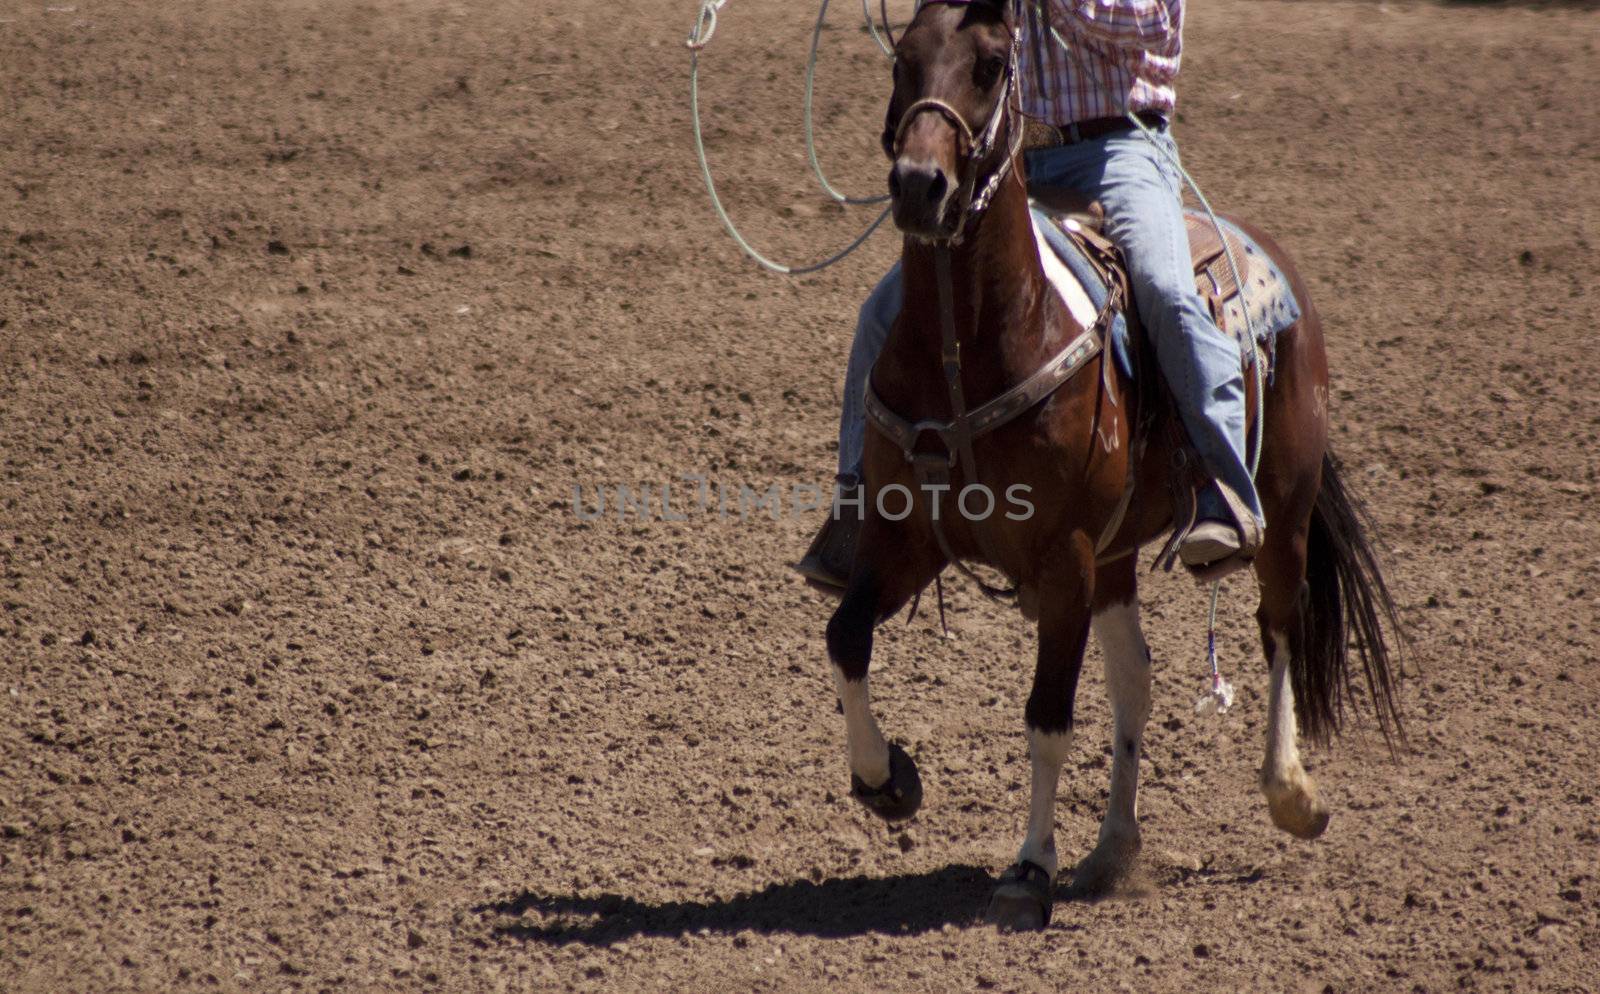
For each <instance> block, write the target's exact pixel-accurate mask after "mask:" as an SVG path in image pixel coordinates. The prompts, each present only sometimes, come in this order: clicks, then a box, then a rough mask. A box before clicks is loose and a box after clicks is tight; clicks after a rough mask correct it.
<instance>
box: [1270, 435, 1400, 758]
mask: <svg viewBox="0 0 1600 994" xmlns="http://www.w3.org/2000/svg"><path fill="white" fill-rule="evenodd" d="M1369 530H1370V519H1369V518H1368V516H1367V512H1366V510H1365V508H1363V507H1362V506H1361V504H1360V503H1359V502H1358V501H1357V500H1356V499H1355V498H1354V497H1352V496H1351V494H1350V492H1349V491H1348V490H1346V489H1345V485H1344V480H1343V478H1342V476H1341V474H1340V463H1339V460H1338V459H1336V458H1335V457H1334V455H1333V453H1331V452H1329V453H1327V454H1326V455H1324V456H1323V457H1322V488H1321V489H1320V490H1318V491H1317V503H1316V507H1315V508H1314V509H1313V510H1312V512H1311V531H1310V535H1309V537H1308V540H1307V549H1306V588H1307V590H1306V601H1305V609H1304V610H1303V612H1302V614H1301V617H1302V624H1303V629H1302V633H1301V634H1302V642H1301V650H1302V651H1300V652H1296V653H1293V654H1292V658H1293V660H1294V663H1293V667H1294V668H1293V671H1292V673H1291V674H1290V675H1291V677H1292V679H1293V684H1294V705H1295V716H1296V718H1297V719H1298V720H1299V724H1300V730H1301V732H1302V733H1303V734H1304V735H1305V736H1306V737H1307V738H1309V739H1310V740H1312V741H1314V742H1318V743H1321V744H1326V743H1327V742H1328V740H1329V739H1331V738H1332V737H1333V736H1334V735H1335V734H1336V733H1338V732H1339V731H1340V729H1341V727H1342V725H1343V722H1344V709H1345V702H1346V699H1347V698H1348V697H1349V696H1350V692H1351V689H1352V687H1351V682H1350V677H1351V674H1350V646H1351V644H1352V643H1353V644H1354V646H1355V650H1356V654H1357V655H1359V656H1360V657H1361V669H1362V673H1363V675H1364V676H1365V677H1366V685H1367V696H1368V698H1369V699H1370V701H1371V703H1372V707H1373V710H1374V711H1375V712H1376V713H1377V719H1378V727H1379V728H1380V729H1381V730H1382V731H1383V737H1384V741H1385V742H1387V743H1388V744H1389V746H1390V748H1391V749H1393V748H1394V745H1395V742H1396V740H1397V739H1398V740H1400V741H1402V742H1403V741H1404V737H1405V730H1404V729H1403V728H1402V727H1401V723H1400V711H1399V709H1398V707H1397V706H1396V696H1397V683H1398V680H1399V676H1400V669H1399V653H1400V651H1401V650H1403V649H1404V646H1405V631H1404V629H1403V628H1401V626H1400V618H1399V615H1398V614H1397V613H1396V611H1395V607H1394V601H1393V599H1391V598H1390V596H1389V588H1388V587H1387V586H1386V585H1385V584H1384V582H1383V574H1382V573H1381V572H1380V571H1379V569H1378V558H1377V554H1376V553H1375V552H1374V551H1373V547H1372V543H1371V541H1370V540H1369V539H1368V537H1367V533H1368V531H1369ZM1385 628H1387V629H1388V630H1389V632H1390V633H1391V634H1392V635H1393V637H1394V646H1392V647H1391V645H1390V643H1389V642H1388V641H1387V640H1386V639H1385V638H1384V629H1385Z"/></svg>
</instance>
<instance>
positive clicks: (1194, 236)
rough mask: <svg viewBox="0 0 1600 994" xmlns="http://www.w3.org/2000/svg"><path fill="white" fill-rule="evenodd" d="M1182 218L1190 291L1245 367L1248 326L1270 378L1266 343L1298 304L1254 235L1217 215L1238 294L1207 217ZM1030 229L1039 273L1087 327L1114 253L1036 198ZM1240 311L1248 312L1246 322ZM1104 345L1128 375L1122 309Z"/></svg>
mask: <svg viewBox="0 0 1600 994" xmlns="http://www.w3.org/2000/svg"><path fill="white" fill-rule="evenodd" d="M1184 220H1185V222H1186V224H1187V226H1188V229H1189V254H1190V257H1191V259H1192V261H1193V263H1194V275H1195V289H1196V291H1197V292H1198V293H1199V294H1200V298H1201V299H1202V300H1204V301H1205V302H1206V305H1207V307H1209V308H1210V310H1211V316H1212V318H1213V319H1214V320H1216V322H1217V326H1218V327H1220V328H1221V329H1222V331H1223V333H1224V334H1228V335H1231V336H1233V338H1234V340H1235V341H1237V342H1238V343H1239V347H1240V348H1239V352H1240V357H1241V362H1242V363H1243V364H1244V365H1245V366H1246V367H1248V366H1249V363H1250V359H1251V351H1250V348H1249V346H1248V345H1247V344H1246V342H1245V334H1246V331H1245V329H1246V327H1247V326H1249V327H1253V328H1254V329H1255V333H1256V343H1257V345H1258V347H1259V350H1260V354H1261V356H1262V357H1263V359H1265V361H1266V368H1265V369H1264V370H1263V373H1265V374H1269V375H1270V373H1271V370H1272V356H1273V343H1274V342H1275V341H1276V339H1277V336H1278V334H1279V333H1281V332H1282V331H1283V330H1284V329H1285V328H1288V327H1289V326H1291V325H1293V324H1294V323H1295V322H1296V321H1298V320H1300V304H1299V302H1298V301H1297V300H1295V297H1294V290H1293V289H1292V288H1291V287H1290V286H1289V281H1288V279H1287V278H1286V277H1285V276H1284V275H1283V272H1282V270H1280V269H1279V268H1278V267H1277V265H1276V264H1275V263H1274V262H1273V261H1272V259H1271V258H1270V257H1269V256H1268V255H1267V253H1266V251H1265V250H1264V249H1262V247H1261V246H1260V245H1258V244H1257V243H1256V241H1255V239H1253V238H1251V237H1250V236H1249V235H1248V234H1246V233H1245V232H1244V231H1242V230H1241V229H1240V228H1238V227H1237V226H1236V225H1234V224H1233V223H1232V222H1231V221H1228V220H1227V219H1225V218H1224V219H1221V220H1222V229H1223V231H1224V232H1225V233H1226V235H1227V239H1228V248H1229V249H1231V250H1232V253H1233V259H1234V262H1235V263H1236V264H1237V265H1238V267H1239V276H1240V277H1241V278H1242V279H1243V281H1244V286H1245V288H1244V292H1243V293H1240V290H1239V284H1238V282H1237V281H1236V280H1235V279H1234V274H1233V267H1231V266H1230V265H1228V257H1227V254H1226V253H1225V252H1224V251H1223V247H1222V240H1221V239H1220V238H1218V237H1217V231H1216V228H1215V227H1214V226H1213V225H1212V224H1211V220H1210V219H1209V218H1208V217H1206V215H1205V214H1204V213H1201V212H1198V211H1185V214H1184ZM1033 233H1034V237H1035V238H1036V239H1037V240H1038V242H1039V258H1040V260H1041V261H1042V262H1043V263H1044V271H1045V275H1046V276H1048V277H1049V279H1050V282H1051V283H1052V284H1053V285H1054V286H1055V288H1056V292H1057V293H1059V294H1060V295H1061V298H1062V300H1063V301H1064V302H1065V303H1066V305H1067V309H1068V310H1069V311H1071V313H1072V316H1073V318H1074V319H1075V320H1076V321H1077V322H1078V323H1079V324H1080V325H1082V326H1084V327H1086V328H1087V327H1089V325H1091V324H1092V323H1093V322H1094V319H1095V316H1096V315H1097V314H1099V312H1100V308H1101V307H1102V306H1103V305H1104V304H1105V301H1106V297H1107V296H1108V295H1109V294H1110V288H1109V287H1108V286H1107V283H1106V276H1105V274H1104V271H1103V269H1102V266H1103V265H1105V264H1107V262H1108V261H1109V262H1110V263H1111V264H1114V265H1118V266H1120V265H1121V259H1120V256H1116V254H1115V251H1114V250H1109V245H1108V243H1107V242H1106V239H1105V237H1104V236H1102V235H1100V234H1098V233H1097V232H1094V231H1091V230H1086V229H1085V227H1084V226H1083V225H1082V224H1081V223H1080V222H1079V221H1078V220H1076V219H1075V218H1074V217H1073V216H1072V215H1066V214H1057V213H1054V212H1052V211H1049V210H1047V209H1045V208H1044V207H1042V206H1040V205H1039V204H1037V203H1035V204H1034V205H1033ZM1246 308H1249V313H1250V321H1249V322H1248V325H1247V323H1246V321H1245V309H1246ZM1110 345H1111V350H1112V354H1113V355H1115V356H1116V359H1117V365H1118V366H1120V367H1122V371H1123V372H1124V373H1126V374H1127V375H1129V376H1132V375H1133V370H1134V363H1133V345H1134V343H1133V342H1131V341H1130V340H1129V332H1128V322H1127V321H1126V320H1124V319H1123V316H1122V315H1121V314H1117V315H1116V316H1115V317H1114V318H1113V319H1112V321H1111V342H1110Z"/></svg>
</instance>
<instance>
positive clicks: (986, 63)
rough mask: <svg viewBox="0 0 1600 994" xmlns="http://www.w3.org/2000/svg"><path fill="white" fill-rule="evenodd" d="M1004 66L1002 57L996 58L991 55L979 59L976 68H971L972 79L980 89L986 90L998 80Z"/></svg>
mask: <svg viewBox="0 0 1600 994" xmlns="http://www.w3.org/2000/svg"><path fill="white" fill-rule="evenodd" d="M1005 68H1006V63H1005V60H1004V59H1000V58H996V57H995V56H992V55H991V56H988V57H986V58H982V59H979V60H978V65H977V68H976V69H975V70H973V81H974V82H976V83H977V84H978V86H979V87H980V88H981V89H985V90H987V89H988V88H989V87H991V86H993V85H994V84H995V83H997V82H999V81H1000V74H1001V73H1002V72H1004V71H1005Z"/></svg>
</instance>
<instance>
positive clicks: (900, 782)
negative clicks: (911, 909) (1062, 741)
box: [828, 515, 939, 821]
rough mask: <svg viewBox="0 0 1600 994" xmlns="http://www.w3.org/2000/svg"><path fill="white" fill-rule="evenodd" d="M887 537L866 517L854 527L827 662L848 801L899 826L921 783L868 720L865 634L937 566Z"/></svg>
mask: <svg viewBox="0 0 1600 994" xmlns="http://www.w3.org/2000/svg"><path fill="white" fill-rule="evenodd" d="M889 531H890V527H889V523H888V522H885V521H884V520H883V519H881V518H876V517H872V516H870V515H869V517H868V519H867V521H866V522H865V523H864V524H863V526H862V530H861V537H860V538H859V539H858V541H857V546H856V558H855V564H854V566H853V567H852V569H851V571H850V583H849V586H847V587H846V588H845V592H844V596H843V597H842V598H841V599H840V601H839V606H838V608H837V609H835V611H834V612H833V617H832V618H831V619H829V621H828V657H829V659H830V660H831V661H832V663H833V679H834V686H835V688H836V689H837V690H838V692H839V704H840V706H841V708H842V709H843V710H844V727H845V738H846V740H847V742H848V745H849V749H850V792H851V795H852V796H854V797H855V798H856V800H858V801H860V802H861V803H862V804H863V805H864V806H865V807H866V808H867V810H869V811H871V812H872V813H873V814H875V815H877V816H878V817H880V818H883V819H886V820H889V821H900V820H902V819H905V818H910V817H911V816H912V815H913V814H915V813H916V811H917V807H918V806H919V805H920V804H921V803H922V781H921V779H920V778H919V777H918V775H917V767H916V764H915V763H913V762H912V760H911V757H910V756H908V755H906V753H905V751H904V750H903V749H901V748H900V747H899V746H896V745H891V744H890V743H889V741H888V740H887V739H885V738H884V736H883V732H882V731H881V730H880V729H879V728H878V721H877V719H876V718H874V717H873V714H872V705H871V697H870V694H869V692H868V688H867V669H868V666H869V665H870V664H871V661H872V634H873V629H874V628H875V627H876V626H877V624H878V622H879V621H881V620H882V619H884V618H886V617H888V616H889V615H890V614H893V613H894V612H895V611H897V610H899V609H900V606H901V605H902V604H904V603H905V602H906V601H907V600H909V599H910V598H911V596H912V595H913V594H914V593H916V592H917V591H918V590H921V589H922V588H923V587H924V586H926V585H927V583H928V581H929V580H931V579H932V578H933V576H934V574H935V573H936V572H937V571H938V568H939V567H938V564H937V562H936V557H934V556H931V555H929V554H928V553H927V552H926V550H924V549H922V547H921V544H919V543H915V542H913V541H911V540H909V539H908V538H907V537H906V536H904V535H894V536H891V535H890V534H888V532H889ZM891 550H892V552H891Z"/></svg>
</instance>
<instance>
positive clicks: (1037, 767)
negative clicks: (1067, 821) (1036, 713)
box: [1017, 728, 1072, 880]
mask: <svg viewBox="0 0 1600 994" xmlns="http://www.w3.org/2000/svg"><path fill="white" fill-rule="evenodd" d="M1071 748H1072V732H1071V731H1066V732H1040V731H1036V730H1034V729H1032V728H1030V729H1028V759H1029V761H1030V763H1031V764H1032V766H1033V798H1032V800H1031V801H1030V802H1029V804H1028V835H1027V837H1026V838H1024V839H1023V840H1022V851H1021V852H1019V853H1017V859H1019V860H1024V859H1025V860H1027V861H1028V862H1030V863H1037V864H1038V865H1040V866H1042V867H1044V869H1045V872H1047V873H1049V874H1050V879H1051V880H1055V878H1056V865H1057V864H1056V784H1057V782H1059V781H1060V779H1061V766H1062V764H1063V763H1065V762H1066V761H1067V751H1068V750H1069V749H1071Z"/></svg>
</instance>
